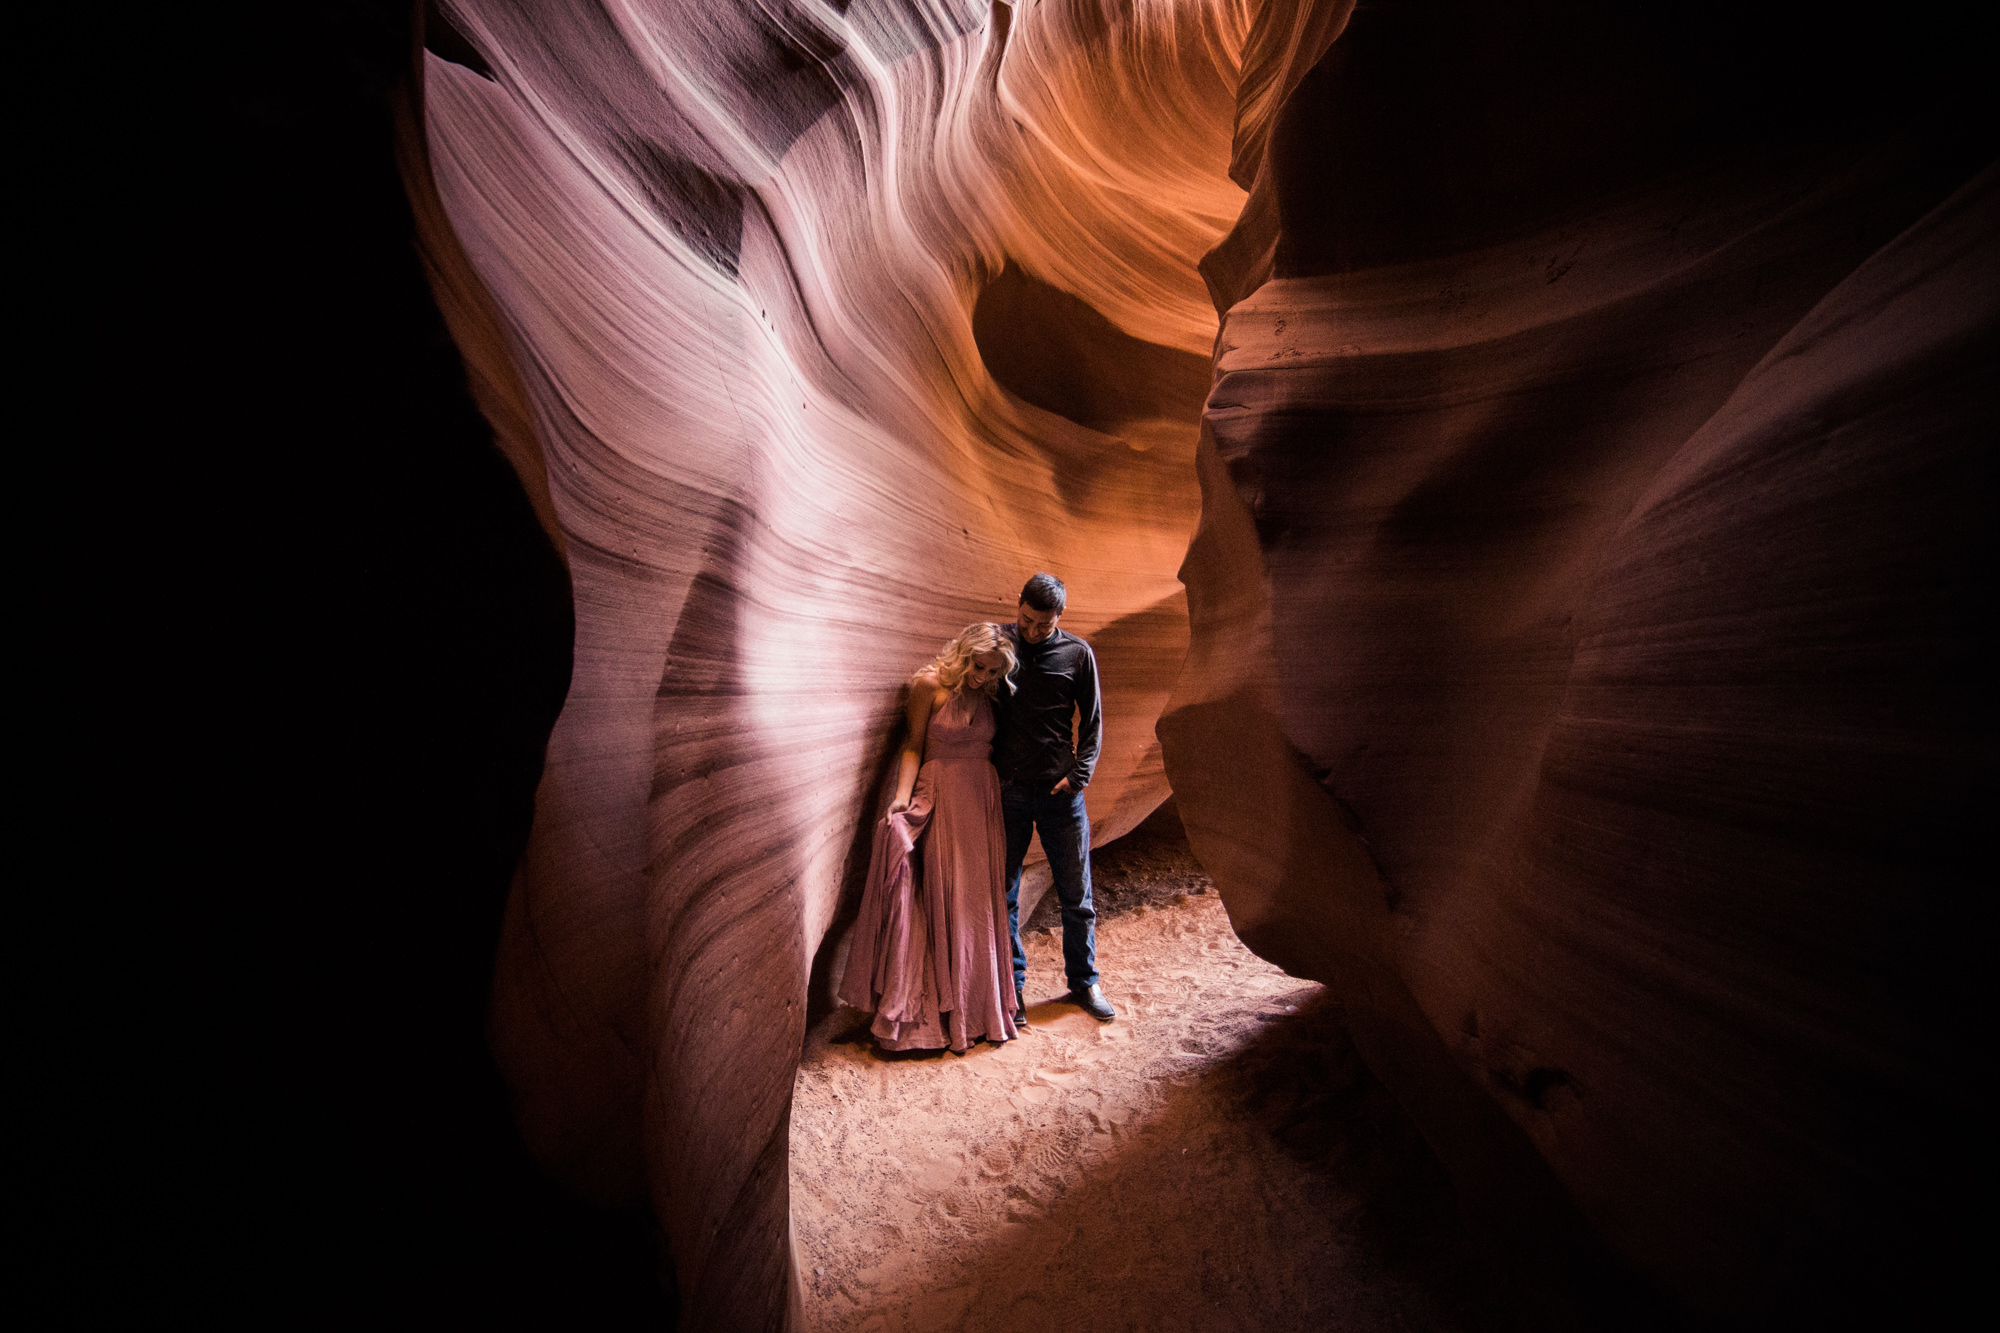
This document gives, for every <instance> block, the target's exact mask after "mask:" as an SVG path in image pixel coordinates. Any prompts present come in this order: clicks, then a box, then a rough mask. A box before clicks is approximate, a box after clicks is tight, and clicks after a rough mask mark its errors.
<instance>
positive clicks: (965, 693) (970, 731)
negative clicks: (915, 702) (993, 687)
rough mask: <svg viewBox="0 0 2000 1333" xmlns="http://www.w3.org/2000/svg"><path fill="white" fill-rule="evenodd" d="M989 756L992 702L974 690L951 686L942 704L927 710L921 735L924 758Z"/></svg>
mask: <svg viewBox="0 0 2000 1333" xmlns="http://www.w3.org/2000/svg"><path fill="white" fill-rule="evenodd" d="M992 757H993V705H992V702H991V701H990V700H988V699H987V697H986V696H985V695H984V694H982V693H980V692H979V691H977V690H955V691H953V692H952V696H951V698H949V699H947V700H945V704H944V707H942V708H940V709H938V710H937V712H935V713H932V714H931V721H930V730H929V732H928V733H927V734H926V736H925V738H924V762H925V763H927V764H928V763H931V762H932V761H934V760H953V759H977V760H980V761H982V762H991V760H992Z"/></svg>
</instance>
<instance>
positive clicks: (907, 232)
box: [414, 0, 1244, 1327]
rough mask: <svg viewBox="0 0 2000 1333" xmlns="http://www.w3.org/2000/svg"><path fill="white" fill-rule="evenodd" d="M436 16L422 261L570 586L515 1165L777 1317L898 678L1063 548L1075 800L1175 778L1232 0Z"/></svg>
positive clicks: (527, 971)
mask: <svg viewBox="0 0 2000 1333" xmlns="http://www.w3.org/2000/svg"><path fill="white" fill-rule="evenodd" d="M446 8H447V10H448V18H449V22H450V24H451V25H452V28H453V30H454V31H455V32H456V33H457V35H458V38H459V39H460V41H462V43H463V45H459V44H456V43H452V44H448V43H445V42H435V43H433V45H434V46H438V47H442V48H444V49H446V50H449V51H457V52H459V59H458V60H457V61H452V60H446V59H443V58H440V57H438V56H436V55H432V56H430V57H428V58H427V60H426V62H425V72H424V74H425V85H426V88H425V104H426V106H425V111H426V117H427V130H428V147H429V158H430V165H431V170H432V176H433V178H434V180H435V182H436V189H437V192H438V195H439V197H440V199H441V201H442V205H443V208H444V211H445V213H446V214H447V215H448V218H449V223H450V230H451V232H452V233H453V235H452V237H451V238H442V237H440V238H436V239H435V241H434V244H433V246H432V248H433V250H434V251H435V252H437V253H436V254H434V262H435V263H436V264H437V265H438V266H439V267H440V268H441V269H445V270H449V269H450V268H451V266H452V265H451V261H450V260H449V257H448V255H447V256H446V257H444V258H438V256H439V255H445V254H446V252H448V251H450V250H451V249H452V248H453V245H454V244H456V245H458V246H462V250H463V254H464V255H465V256H466V257H467V258H468V259H469V262H470V266H471V268H472V270H474V271H476V273H477V277H478V279H479V280H480V283H481V284H483V286H484V287H485V288H486V290H488V291H489V292H490V293H491V294H492V299H493V304H494V307H495V308H496V309H497V311H498V312H499V317H500V319H501V321H502V322H503V323H504V325H505V328H506V330H507V336H508V339H509V340H510V341H511V344H512V347H513V349H514V355H515V359H516V360H517V362H518V364H519V365H520V366H521V368H522V374H521V382H522V384H523V385H524V392H525V396H526V400H527V403H528V410H529V411H530V412H531V414H532V418H533V424H534V432H535V434H536V435H537V436H538V437H539V438H540V440H541V441H542V442H543V447H544V450H545V454H544V456H545V458H546V471H547V482H546V485H547V491H548V494H549V497H550V503H551V506H552V509H553V512H554V514H555V515H556V517H557V519H558V521H559V524H560V529H561V534H562V538H563V541H564V544H565V549H566V553H567V555H568V559H569V562H570V567H571V571H572V575H573V581H574V584H575V589H576V607H577V639H576V665H575V676H574V682H573V685H572V688H571V692H570V696H569V700H568V703H567V705H566V707H565V710H564V713H563V716H562V719H561V721H560V723H559V724H558V725H557V727H556V730H555V734H554V737H553V739H552V741H551V744H550V750H549V762H548V768H547V770H546V776H545V778H544V780H543V783H542V786H541V790H540V793H539V796H538V800H537V809H536V822H535V829H534V834H533V837H532V840H531V843H530V846H529V849H528V853H527V856H526V860H525V863H524V868H523V871H522V873H521V876H520V878H519V881H518V883H517V886H516V891H515V893H514V895H513V898H512V901H511V903H510V906H509V910H508V920H507V930H506V937H505V941H504V943H503V946H502V953H501V958H500V967H499V975H498V978H497V981H496V988H495V1000H494V1040H495V1045H496V1049H497V1050H498V1052H499V1055H500V1058H501V1062H502V1064H503V1067H504V1068H505V1070H506V1072H507V1074H508V1077H509V1080H510V1082H511V1083H512V1084H513V1086H514V1088H515V1089H516V1093H517V1096H518V1098H519V1103H520V1115H521V1122H522V1125H523V1128H524V1130H525V1132H526V1133H527V1135H528V1138H529V1140H530V1143H531V1144H532V1146H533V1147H534V1148H535V1150H536V1152H537V1153H538V1155H539V1156H540V1157H541V1158H542V1159H543V1160H544V1161H546V1162H548V1163H550V1164H551V1165H552V1166H553V1167H554V1168H555V1169H556V1170H557V1171H558V1172H559V1174H561V1175H562V1176H563V1178H564V1179H566V1180H567V1181H569V1182H570V1183H571V1184H572V1185H573V1186H574V1187H575V1188H577V1189H579V1190H582V1191H584V1192H585V1193H587V1194H589V1195H591V1196H592V1197H596V1198H600V1199H605V1200H615V1199H620V1198H629V1197H632V1196H633V1195H635V1194H637V1193H639V1192H641V1191H643V1192H645V1193H647V1194H650V1196H651V1198H652V1199H653V1201H654V1203H655V1205H656V1207H657V1209H658V1211H659V1213H660V1216H661V1218H662V1221H663V1224H664V1225H665V1227H666V1230H667V1233H668V1238H669V1241H670V1243H671V1248H672V1251H673V1257H674V1264H675V1268H676V1272H677V1275H678V1280H679V1288H680V1291H681V1293H682V1297H683V1301H684V1304H685V1306H686V1310H687V1313H688V1316H689V1318H690V1319H691V1321H692V1324H693V1326H695V1327H714V1326H760V1327H761V1326H765V1325H767V1324H769V1323H770V1322H772V1321H773V1320H776V1319H779V1318H781V1317H782V1316H783V1313H784V1311H785V1309H786V1306H787V1302H788V1301H790V1300H792V1299H795V1297H794V1295H793V1294H792V1293H793V1292H794V1288H795V1284H794V1283H793V1281H792V1278H791V1275H790V1272H789V1264H790V1259H789V1249H788V1246H787V1243H786V1235H787V1204H786V1177H785V1169H784V1167H785V1160H786V1134H787V1117H788V1108H789V1103H790V1095H791V1085H792V1079H793V1074H794V1070H795V1067H796V1061H797V1056H798V1051H799V1048H800V1041H801V1037H802V1034H803V1025H804V1013H805V1006H806V979H807V974H808V971H809V968H810V966H811V963H812V959H813V957H814V955H815V953H816V952H817V951H818V950H819V949H820V948H821V947H822V941H823V939H824V937H825V936H826V934H827V932H828V930H829V927H830V926H831V925H832V924H833V923H834V922H835V921H836V918H837V916H838V913H839V911H840V909H841V906H842V902H843V891H844V890H851V888H852V886H853V883H854V880H855V877H856V874H857V871H858V870H859V869H860V867H859V866H858V864H857V858H858V857H861V856H865V854H866V842H865V839H864V838H863V837H862V836H861V831H862V830H863V829H865V826H866V822H867V820H868V819H869V818H870V817H871V816H872V814H873V813H874V808H875V803H876V800H877V796H878V794H877V792H876V786H877V782H878V779H879V777H880V776H881V775H882V772H883V768H884V764H883V761H884V759H885V757H886V756H887V754H888V752H889V748H890V746H891V744H892V739H893V736H892V731H893V727H894V723H895V718H896V716H897V710H898V691H899V688H900V686H901V684H902V682H903V681H904V680H905V679H906V678H907V677H908V675H909V673H910V672H911V671H912V670H913V669H914V667H916V666H917V665H918V664H920V663H921V662H922V661H923V660H924V659H925V658H926V657H927V656H928V655H929V653H930V652H932V651H934V649H935V646H936V644H937V643H939V642H940V641H942V640H943V639H944V638H945V637H946V636H947V635H948V634H949V633H950V632H951V631H953V630H954V629H956V628H957V627H958V626H960V625H962V624H963V623H965V622H966V621H968V620H971V619H975V618H980V617H988V618H1006V617H1007V616H1008V615H1009V613H1010V612H1011V610H1012V608H1013V605H1014V597H1015V593H1016V592H1017V590H1018V588H1019V586H1020V584H1021V582H1022V581H1023V579H1024V578H1025V577H1026V575H1027V574H1029V573H1031V572H1032V571H1033V570H1035V569H1036V568H1048V569H1052V570H1054V571H1056V572H1057V573H1059V574H1060V575H1062V576H1063V577H1064V578H1065V579H1066V580H1067V581H1068V582H1069V584H1070V587H1071V592H1072V603H1071V611H1070V614H1069V616H1068V619H1067V622H1066V623H1067V624H1069V625H1070V626H1072V627H1073V628H1075V629H1076V630H1077V631H1079V632H1081V633H1083V634H1085V635H1086V636H1087V637H1089V638H1090V639H1091V640H1092V641H1093V642H1094V643H1095V645H1096V647H1097V650H1098V653H1099V659H1100V664H1101V668H1102V673H1103V679H1104V687H1105V696H1106V699H1105V703H1106V716H1107V720H1108V727H1107V739H1106V746H1105V751H1104V755H1103V758H1102V760H1101V763H1100V768H1099V772H1098V777H1097V780H1096V781H1095V782H1094V784H1093V785H1092V787H1091V789H1090V792H1089V803H1090V808H1091V814H1092V819H1093V824H1094V825H1095V827H1096V829H1097V835H1098V837H1099V838H1100V839H1103V838H1108V837H1113V836H1116V835H1117V834H1118V833H1120V832H1122V831H1123V830H1125V829H1126V828H1129V827H1131V826H1133V825H1134V824H1136V823H1137V822H1138V821H1139V820H1140V819H1142V818H1143V817H1144V816H1145V815H1146V814H1147V813H1148V812H1149V811H1150V810H1151V809H1152V808H1153V807H1154V806H1155V805H1157V804H1158V803H1159V801H1160V800H1161V799H1162V798H1163V797H1164V796H1165V794H1166V782H1165V775H1164V771H1163V768H1162V765H1161V760H1160V755H1159V747H1158V743H1157V742H1156V741H1155V740H1154V738H1153V735H1152V731H1153V723H1154V720H1155V718H1156V717H1157V716H1158V714H1159V711H1160V709H1161V707H1162V706H1163V705H1164V703H1165V699H1166V694H1167V691H1168V689H1169V687H1170V684H1171V681H1172V678H1173V674H1174V672H1175V670H1176V668H1177V666H1178V663H1179V661H1180V658H1181V656H1182V654H1183V652H1184V648H1185V642H1186V612H1185V603H1184V601H1183V599H1182V596H1181V592H1180V588H1179V584H1178V582H1177V580H1176V578H1175V569H1176V567H1177V565H1178V564H1179V561H1180V559H1181V556H1182V554H1183V552H1184V550H1185V546H1186V541H1187V537H1188V534H1189V532H1190V531H1191V529H1192V526H1193V522H1194V519H1195V515H1196V507H1197V503H1198V501H1197V493H1196V487H1195V483H1194V478H1193V471H1192V466H1191V462H1192V456H1193V449H1194V443H1195V437H1196V433H1197V421H1198V414H1199V410H1200V402H1201V398H1202V395H1203V393H1204V392H1205V391H1206V387H1207V385H1206V381H1207V358H1208V355H1209V353H1210V349H1211V345H1212V341H1213V338H1214V333H1215V327H1216V321H1215V315H1214V312H1213V309H1212V307H1211V305H1210V303H1209V301H1208V298H1207V296H1206V293H1205V291H1204V287H1203V283H1202V279H1201V277H1200V275H1199V274H1198V272H1197V269H1196V264H1197V262H1198V260H1199V258H1200V256H1201V255H1202V254H1203V253H1204V252H1205V251H1207V250H1208V249H1210V248H1211V247H1213V246H1214V245H1215V243H1216V242H1217V241H1218V240H1219V239H1220V238H1221V237H1222V236H1223V235H1224V234H1225V232H1226V230H1227V229H1228V227H1229V226H1230V225H1231V224H1232V222H1233V220H1234V218H1235V216H1236V214H1237V212H1238V210H1239V208H1240V206H1241V201H1242V191H1241V190H1240V189H1238V188H1237V187H1236V186H1235V185H1233V184H1232V183H1231V182H1230V181H1229V179H1228V178H1227V174H1226V171H1225V167H1226V163H1227V159H1228V153H1229V149H1230V135H1231V129H1232V120H1233V111H1234V104H1235V82H1236V79H1235V68H1234V62H1235V53H1236V51H1237V49H1238V48H1239V47H1240V46H1241V43H1242V41H1243V36H1244V34H1243V32H1242V31H1241V21H1242V15H1241V14H1239V13H1238V12H1237V11H1236V10H1234V9H1233V8H1230V7H1215V8H1214V9H1213V10H1212V11H1211V9H1209V8H1207V7H1202V6H1174V5H1166V4H1148V5H1140V6H1136V7H1099V6H1097V5H1093V4H1050V3H1045V4H1040V5H1035V6H1033V7H1031V8H1026V9H1023V10H1020V11H1016V10H1015V9H1013V8H1011V7H1009V6H1008V5H1006V4H999V5H995V6H993V7H992V9H991V10H990V12H989V11H988V9H987V7H986V6H984V5H967V4H959V3H933V4H922V5H893V4H886V3H856V4H853V5H849V6H842V7H841V10H840V11H836V10H834V9H829V8H827V7H825V6H822V5H818V4H813V3H803V2H802V3H797V4H793V5H781V6H768V7H745V8H744V9H742V10H740V11H738V10H733V9H726V8H719V7H715V6H710V5H705V4H702V5H697V4H680V3H664V4H655V5H633V4H622V3H621V4H604V5H601V6H596V5H581V4H580V5H575V6H569V7H565V8H564V9H562V10H560V11H559V12H552V11H551V9H550V8H549V7H548V6H543V5H532V6H530V5H516V4H507V3H492V2H488V0H478V2H473V0H468V3H463V4H452V5H449V6H447V7H446ZM842 11H844V12H842ZM474 66H477V68H475V67H474ZM1140 108H1143V109H1144V110H1143V113H1135V109H1140ZM414 192H415V193H417V194H419V195H420V194H421V193H422V188H421V186H419V187H417V188H416V189H415V190H414ZM441 285H442V286H444V287H445V288H447V290H448V291H456V290H457V287H458V286H462V285H463V284H458V285H457V286H454V285H453V284H452V283H451V282H450V281H446V280H441ZM444 304H446V306H447V308H452V307H453V305H454V302H453V301H451V300H449V299H448V300H446V301H445V302H444ZM458 304H459V305H463V306H464V307H465V308H467V309H472V308H473V307H474V306H476V302H471V301H463V302H459V303H458ZM475 313H476V312H475ZM459 324H460V326H465V319H464V318H463V317H461V318H460V320H459ZM460 336H461V340H464V339H465V337H466V335H465V333H464V332H463V331H462V327H461V335H460ZM475 341H477V340H476V339H475ZM468 357H469V359H470V360H472V361H473V362H474V364H475V365H479V364H483V362H482V360H481V358H480V357H478V356H476V355H474V354H473V352H472V350H471V349H468ZM989 363H990V364H991V365H992V367H993V368H992V369H991V370H989V368H988V366H989ZM1065 371H1068V372H1070V373H1068V374H1067V375H1065V374H1064V372H1065ZM503 378H504V377H503ZM1003 386H1004V387H1003ZM510 456H512V457H515V460H516V462H517V465H520V466H523V467H524V468H526V469H527V470H528V471H530V472H532V470H533V459H532V458H530V457H529V456H528V455H527V454H526V452H525V451H523V450H519V449H516V450H513V451H511V452H510ZM849 896H851V892H850V895H849Z"/></svg>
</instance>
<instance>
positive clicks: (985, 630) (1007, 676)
mask: <svg viewBox="0 0 2000 1333" xmlns="http://www.w3.org/2000/svg"><path fill="white" fill-rule="evenodd" d="M995 648H998V649H999V650H1000V652H1001V654H1002V655H1003V656H1005V657H1006V659H1007V669H1006V670H1005V671H1003V672H1001V673H1000V674H999V675H997V676H995V677H994V678H993V679H992V680H990V681H988V682H987V684H986V693H988V694H989V695H991V694H998V693H999V692H1000V684H1001V682H1002V681H1005V682H1006V684H1007V689H1008V692H1009V693H1012V692H1013V689H1014V668H1015V667H1016V666H1019V665H1020V659H1019V658H1017V657H1015V656H1014V645H1013V644H1012V643H1011V642H1009V640H1008V638H1007V636H1006V635H1005V634H1003V633H1001V632H1000V627H999V626H998V625H995V624H993V623H992V622H991V621H987V620H980V621H975V622H974V623H972V624H970V625H967V626H966V627H965V628H964V629H962V630H960V631H959V632H958V635H957V637H956V638H954V639H952V640H951V642H949V643H947V644H945V646H944V647H942V648H940V649H938V655H937V656H936V657H933V658H932V659H931V660H930V664H929V665H928V666H926V667H924V669H923V670H922V671H919V672H917V675H918V676H922V675H924V674H926V673H935V674H936V676H937V682H938V684H940V685H942V686H944V687H945V688H946V689H948V690H955V689H957V688H958V687H959V686H961V685H963V684H964V683H965V676H966V673H967V672H969V671H971V670H972V662H973V659H974V658H976V657H978V656H980V655H981V654H982V653H990V652H992V651H993V650H994V649H995Z"/></svg>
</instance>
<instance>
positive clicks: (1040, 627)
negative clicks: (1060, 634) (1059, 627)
mask: <svg viewBox="0 0 2000 1333" xmlns="http://www.w3.org/2000/svg"><path fill="white" fill-rule="evenodd" d="M1061 619H1062V612H1060V611H1037V610H1036V609H1035V608H1034V607H1032V606H1029V605H1028V604H1027V603H1026V602H1022V603H1021V604H1020V606H1018V607H1016V608H1015V610H1014V623H1015V624H1017V625H1019V626H1020V627H1021V637H1022V638H1023V639H1026V640H1027V641H1028V642H1029V643H1047V642H1048V641H1049V635H1051V634H1054V633H1055V632H1056V622H1057V621H1058V620H1061Z"/></svg>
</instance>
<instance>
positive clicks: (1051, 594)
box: [1021, 574, 1069, 612]
mask: <svg viewBox="0 0 2000 1333" xmlns="http://www.w3.org/2000/svg"><path fill="white" fill-rule="evenodd" d="M1021 600H1022V601H1024V602H1026V603H1027V604H1028V605H1029V606H1032V607H1034V608H1035V609H1036V610H1037V611H1057V612H1060V611H1061V610H1062V609H1063V604H1064V603H1065V602H1067V601H1069V589H1067V588H1065V587H1063V581H1062V580H1061V579H1059V578H1057V577H1056V576H1055V575H1053V574H1037V575H1035V577H1033V578H1031V579H1029V580H1028V581H1027V583H1026V584H1025V585H1023V586H1022V588H1021Z"/></svg>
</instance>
